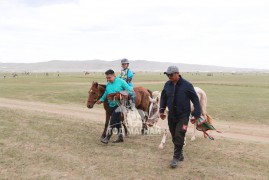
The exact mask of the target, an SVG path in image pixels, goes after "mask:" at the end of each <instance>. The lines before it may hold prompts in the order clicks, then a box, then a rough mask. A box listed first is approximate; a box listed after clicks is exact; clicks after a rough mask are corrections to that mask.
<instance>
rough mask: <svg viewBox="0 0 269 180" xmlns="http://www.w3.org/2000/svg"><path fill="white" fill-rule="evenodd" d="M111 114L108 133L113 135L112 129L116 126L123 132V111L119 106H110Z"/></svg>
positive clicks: (119, 131)
mask: <svg viewBox="0 0 269 180" xmlns="http://www.w3.org/2000/svg"><path fill="white" fill-rule="evenodd" d="M109 114H110V122H109V129H108V134H109V135H112V131H113V129H114V128H117V129H118V133H121V131H122V129H121V112H120V110H119V108H118V106H115V107H110V109H109Z"/></svg>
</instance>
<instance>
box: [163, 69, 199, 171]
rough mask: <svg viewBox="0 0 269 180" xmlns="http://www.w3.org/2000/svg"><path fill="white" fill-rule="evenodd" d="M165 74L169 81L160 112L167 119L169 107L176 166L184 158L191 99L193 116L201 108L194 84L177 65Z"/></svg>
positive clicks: (173, 161) (172, 163)
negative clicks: (186, 78) (183, 75)
mask: <svg viewBox="0 0 269 180" xmlns="http://www.w3.org/2000/svg"><path fill="white" fill-rule="evenodd" d="M164 74H166V75H167V77H168V78H169V81H167V82H166V83H165V85H164V88H163V90H162V94H161V102H160V110H159V113H160V117H161V118H162V119H165V115H164V111H165V109H166V107H168V110H169V112H168V125H169V130H170V133H171V135H172V141H173V143H174V156H173V160H172V161H171V164H170V166H171V167H172V168H175V167H177V164H178V162H179V161H183V160H184V157H183V153H182V150H183V145H184V139H185V134H186V131H187V128H188V123H189V116H190V113H191V105H190V101H192V103H193V105H194V111H193V112H192V116H194V117H195V118H196V119H197V118H198V117H200V115H201V110H200V104H199V98H198V96H197V94H196V92H195V90H194V88H193V85H192V84H191V83H190V82H188V81H187V80H185V79H183V78H182V76H181V75H180V74H179V70H178V68H177V67H176V66H169V67H168V68H167V71H166V72H164Z"/></svg>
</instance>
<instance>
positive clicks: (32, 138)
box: [0, 108, 269, 179]
mask: <svg viewBox="0 0 269 180" xmlns="http://www.w3.org/2000/svg"><path fill="white" fill-rule="evenodd" d="M0 117H1V118H0V130H1V133H0V149H1V154H0V177H1V179H59V178H64V179H111V178H112V179H267V178H268V177H269V171H268V166H269V159H268V157H269V152H268V148H269V146H268V144H260V143H248V142H239V141H229V140H217V141H208V140H207V139H202V138H199V140H198V141H195V142H188V145H187V146H186V147H185V149H184V154H185V161H184V162H183V163H182V164H181V165H180V166H179V168H177V169H170V168H169V167H168V164H169V161H170V160H171V156H172V143H171V138H170V137H169V138H168V142H167V145H166V147H165V148H164V149H163V150H159V149H157V146H158V144H159V143H160V139H161V138H160V136H140V135H136V136H131V137H129V138H125V142H124V143H123V144H112V143H109V144H108V145H103V144H101V143H100V142H99V136H100V134H101V131H102V128H103V124H102V123H93V122H92V121H85V120H79V119H75V120H74V119H68V118H63V117H60V116H56V115H51V114H40V113H28V112H25V111H18V110H10V109H6V108H0ZM113 138H115V137H113ZM188 138H189V137H188Z"/></svg>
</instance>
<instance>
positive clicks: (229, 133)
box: [0, 98, 269, 143]
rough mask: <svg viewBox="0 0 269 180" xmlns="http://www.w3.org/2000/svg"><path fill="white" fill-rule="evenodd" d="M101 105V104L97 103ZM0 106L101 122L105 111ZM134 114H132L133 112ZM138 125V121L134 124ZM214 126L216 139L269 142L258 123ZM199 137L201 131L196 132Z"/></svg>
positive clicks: (6, 102) (10, 102)
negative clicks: (218, 131)
mask: <svg viewBox="0 0 269 180" xmlns="http://www.w3.org/2000/svg"><path fill="white" fill-rule="evenodd" d="M99 106H101V105H99ZM0 107H4V108H10V109H20V110H24V111H27V112H31V111H34V112H41V113H49V114H55V115H57V116H62V117H69V118H71V119H74V121H79V120H84V121H96V122H98V123H101V124H103V123H104V121H105V112H104V110H103V109H101V108H93V109H88V108H87V107H86V104H85V105H84V104H82V105H81V106H79V105H73V104H69V105H57V104H50V103H43V102H29V101H23V100H15V99H8V98H0ZM133 115H134V114H133ZM136 125H137V126H140V124H139V123H137V124H136ZM157 125H158V126H159V127H161V128H162V129H164V128H167V122H166V121H162V120H160V121H159V122H158V124H157ZM214 126H215V128H217V129H218V130H220V131H222V133H216V132H212V133H211V134H212V135H213V136H214V137H215V139H216V140H218V139H230V140H237V141H251V142H257V143H269V129H268V128H269V127H268V126H266V125H259V124H243V123H231V122H226V121H225V120H221V121H216V122H215V124H214ZM192 132H193V125H191V124H189V129H188V134H192ZM197 135H198V136H199V137H201V136H202V133H201V132H197Z"/></svg>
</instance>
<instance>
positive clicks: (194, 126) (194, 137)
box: [191, 124, 196, 141]
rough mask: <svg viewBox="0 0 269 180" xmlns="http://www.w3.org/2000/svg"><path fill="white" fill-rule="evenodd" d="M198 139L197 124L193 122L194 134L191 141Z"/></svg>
mask: <svg viewBox="0 0 269 180" xmlns="http://www.w3.org/2000/svg"><path fill="white" fill-rule="evenodd" d="M195 139H196V125H195V124H193V135H192V137H191V141H194V140H195Z"/></svg>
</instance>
